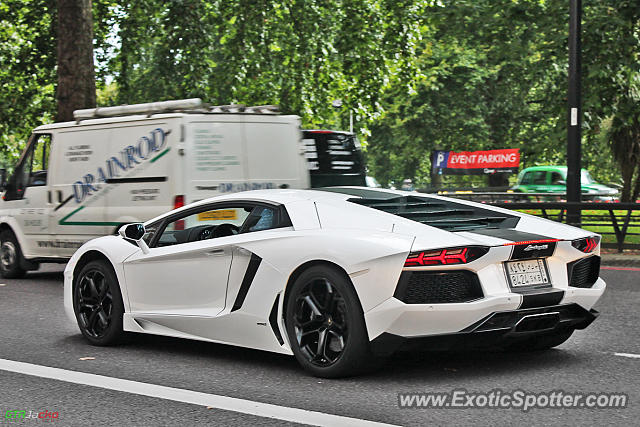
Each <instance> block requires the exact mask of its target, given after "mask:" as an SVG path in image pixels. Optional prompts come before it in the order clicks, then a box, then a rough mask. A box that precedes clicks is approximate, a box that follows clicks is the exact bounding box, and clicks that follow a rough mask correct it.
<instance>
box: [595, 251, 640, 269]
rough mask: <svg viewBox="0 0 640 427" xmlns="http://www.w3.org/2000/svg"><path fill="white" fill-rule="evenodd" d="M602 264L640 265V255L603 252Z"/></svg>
mask: <svg viewBox="0 0 640 427" xmlns="http://www.w3.org/2000/svg"><path fill="white" fill-rule="evenodd" d="M601 257H602V265H609V266H615V267H640V255H635V254H618V253H614V254H601Z"/></svg>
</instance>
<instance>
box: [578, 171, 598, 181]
mask: <svg viewBox="0 0 640 427" xmlns="http://www.w3.org/2000/svg"><path fill="white" fill-rule="evenodd" d="M580 183H581V184H595V183H596V181H595V180H594V179H593V178H591V174H590V173H589V171H586V170H583V171H582V177H581V178H580Z"/></svg>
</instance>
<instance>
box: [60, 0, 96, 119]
mask: <svg viewBox="0 0 640 427" xmlns="http://www.w3.org/2000/svg"><path fill="white" fill-rule="evenodd" d="M92 13H93V12H92V8H91V0H58V87H57V91H56V99H57V101H58V113H57V116H56V119H57V121H69V120H73V111H74V110H76V109H79V108H91V107H95V105H96V84H95V71H94V65H93V19H92Z"/></svg>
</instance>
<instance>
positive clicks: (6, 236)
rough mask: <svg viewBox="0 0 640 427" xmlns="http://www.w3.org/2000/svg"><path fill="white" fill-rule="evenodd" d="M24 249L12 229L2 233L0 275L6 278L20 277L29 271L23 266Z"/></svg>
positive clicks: (0, 234) (0, 239)
mask: <svg viewBox="0 0 640 427" xmlns="http://www.w3.org/2000/svg"><path fill="white" fill-rule="evenodd" d="M21 260H22V249H20V244H19V243H18V239H16V236H15V234H13V232H12V231H10V230H5V231H3V232H2V233H0V275H2V277H4V278H5V279H19V278H21V277H24V275H25V274H26V273H27V271H26V270H25V269H24V268H22V265H21V264H20V261H21Z"/></svg>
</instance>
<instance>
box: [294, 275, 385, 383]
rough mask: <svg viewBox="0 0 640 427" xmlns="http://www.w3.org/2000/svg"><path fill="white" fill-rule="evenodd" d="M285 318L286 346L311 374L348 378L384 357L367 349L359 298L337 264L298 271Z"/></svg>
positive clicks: (367, 341)
mask: <svg viewBox="0 0 640 427" xmlns="http://www.w3.org/2000/svg"><path fill="white" fill-rule="evenodd" d="M284 317H285V319H284V320H285V325H286V329H287V337H288V338H289V344H290V346H291V350H292V351H293V354H294V356H295V357H296V359H297V360H298V363H299V364H300V365H301V366H302V367H303V368H304V369H305V370H306V371H307V372H309V373H311V374H312V375H315V376H317V377H322V378H338V377H346V376H352V375H356V374H359V373H361V372H364V371H367V370H370V369H373V368H376V367H378V365H379V364H380V363H381V362H382V361H383V359H382V358H379V357H374V355H373V354H372V353H371V343H370V342H369V335H368V334H367V328H366V325H365V321H364V313H363V311H362V306H361V305H360V299H359V298H358V295H357V294H356V291H355V289H354V287H353V285H352V283H351V280H350V279H349V276H347V275H346V273H345V272H344V271H342V270H340V269H338V268H337V267H333V266H330V265H328V264H321V265H314V266H312V267H309V268H308V269H307V270H305V271H303V272H302V273H301V274H300V275H299V276H298V277H297V278H296V280H295V281H294V282H293V283H292V284H291V285H290V287H289V288H288V290H287V296H286V302H285V308H284Z"/></svg>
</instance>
